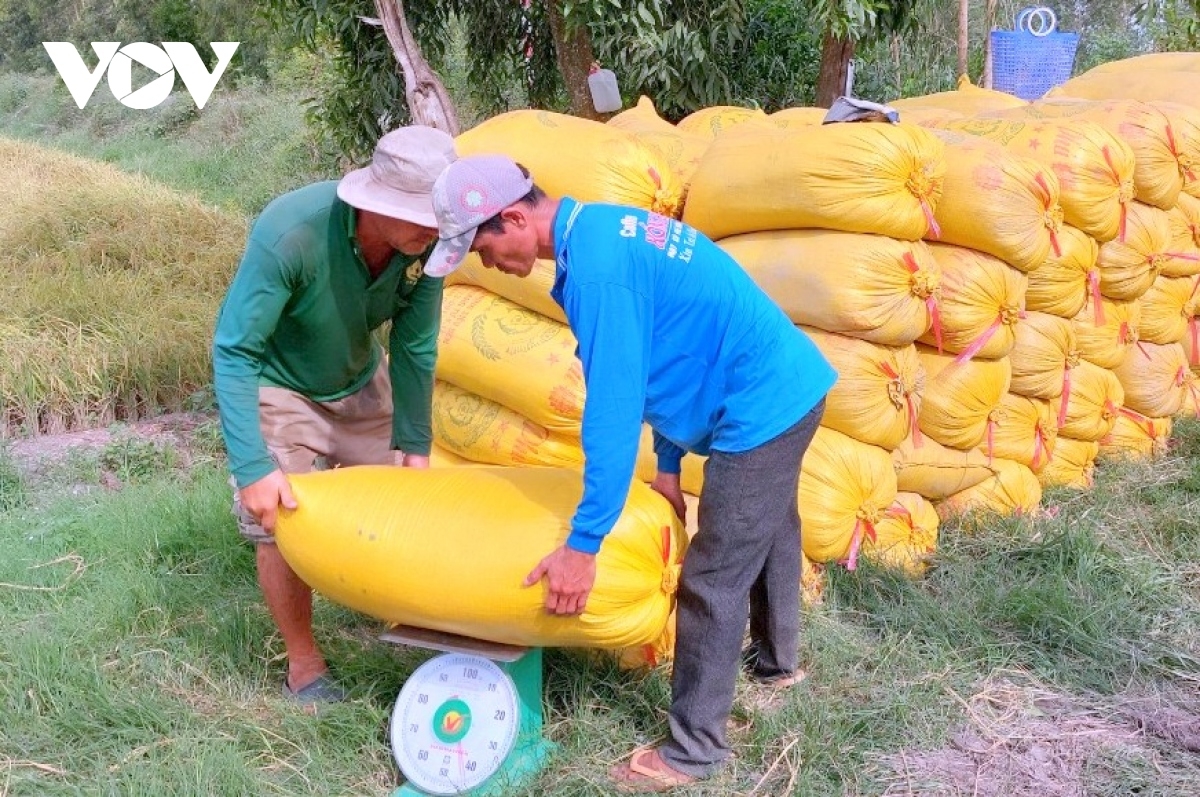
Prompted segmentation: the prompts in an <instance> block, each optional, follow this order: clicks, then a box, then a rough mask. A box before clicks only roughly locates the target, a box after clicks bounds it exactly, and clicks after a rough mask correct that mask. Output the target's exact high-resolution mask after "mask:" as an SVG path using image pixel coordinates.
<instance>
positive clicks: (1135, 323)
mask: <svg viewBox="0 0 1200 797" xmlns="http://www.w3.org/2000/svg"><path fill="white" fill-rule="evenodd" d="M1141 317H1142V306H1141V304H1140V303H1139V302H1118V301H1116V300H1114V299H1106V298H1103V297H1101V298H1100V300H1099V301H1098V302H1097V301H1096V300H1095V299H1093V298H1091V297H1089V298H1088V301H1087V303H1086V304H1084V306H1083V309H1082V310H1080V311H1079V312H1078V313H1076V315H1075V317H1074V318H1072V319H1071V325H1072V326H1073V327H1074V328H1075V340H1076V341H1077V342H1078V344H1079V355H1080V356H1081V357H1082V358H1083V359H1085V360H1087V361H1088V362H1090V363H1093V364H1094V365H1098V366H1100V367H1101V368H1116V367H1117V366H1118V365H1119V364H1120V363H1121V361H1122V360H1124V359H1125V355H1126V353H1128V351H1129V350H1130V349H1131V348H1133V346H1134V344H1136V343H1137V342H1138V329H1139V326H1140V324H1141Z"/></svg>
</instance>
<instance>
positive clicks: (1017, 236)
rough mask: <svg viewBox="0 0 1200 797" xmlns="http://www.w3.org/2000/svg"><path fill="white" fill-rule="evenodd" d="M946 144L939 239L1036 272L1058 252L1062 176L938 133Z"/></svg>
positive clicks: (968, 139) (994, 148) (979, 142)
mask: <svg viewBox="0 0 1200 797" xmlns="http://www.w3.org/2000/svg"><path fill="white" fill-rule="evenodd" d="M933 133H934V135H936V136H937V137H938V138H940V139H942V141H943V142H945V144H946V177H945V180H944V181H943V183H942V199H941V201H940V202H938V206H937V211H936V212H935V213H934V218H935V219H936V220H937V223H938V226H939V227H940V228H941V237H940V238H939V240H940V241H941V242H943V243H947V244H956V245H958V246H965V247H968V248H970V249H976V250H978V251H980V252H986V253H988V254H990V255H995V256H996V257H998V258H1000V259H1001V260H1003V261H1005V262H1006V263H1008V264H1009V265H1011V266H1012V267H1013V268H1016V269H1020V270H1021V271H1032V270H1033V269H1035V268H1037V267H1038V266H1040V265H1041V264H1042V263H1043V262H1044V261H1045V260H1046V258H1047V257H1048V256H1049V255H1050V253H1051V252H1052V251H1055V250H1057V249H1059V248H1060V244H1059V242H1058V240H1057V238H1058V235H1059V233H1060V232H1061V230H1062V225H1063V212H1062V206H1061V205H1060V204H1059V200H1058V195H1059V188H1058V177H1057V176H1055V174H1054V172H1052V171H1050V169H1048V168H1046V167H1045V166H1043V165H1042V164H1041V163H1038V162H1037V161H1035V160H1031V159H1029V158H1021V157H1018V156H1016V155H1013V154H1012V153H1010V152H1009V151H1008V150H1006V149H1005V148H1004V147H1002V146H1000V145H999V144H996V143H995V142H993V141H988V140H987V139H984V138H980V137H979V136H972V135H968V134H966V133H958V132H954V131H952V130H934V131H933Z"/></svg>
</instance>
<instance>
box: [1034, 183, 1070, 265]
mask: <svg viewBox="0 0 1200 797" xmlns="http://www.w3.org/2000/svg"><path fill="white" fill-rule="evenodd" d="M1034 182H1035V183H1037V185H1038V187H1039V188H1041V189H1042V204H1043V205H1044V208H1043V210H1044V212H1043V213H1042V224H1044V225H1046V227H1047V229H1049V230H1050V247H1051V248H1052V249H1053V250H1054V256H1055V257H1062V246H1061V245H1060V244H1059V242H1058V234H1059V233H1060V232H1062V226H1063V209H1062V205H1059V204H1058V203H1056V202H1055V201H1054V195H1053V194H1052V193H1051V192H1050V186H1049V185H1047V184H1046V175H1045V174H1043V173H1042V172H1038V174H1037V177H1035V178H1034Z"/></svg>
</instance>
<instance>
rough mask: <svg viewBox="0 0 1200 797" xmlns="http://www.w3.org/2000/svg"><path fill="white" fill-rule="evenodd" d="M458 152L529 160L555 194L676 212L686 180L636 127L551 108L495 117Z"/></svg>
mask: <svg viewBox="0 0 1200 797" xmlns="http://www.w3.org/2000/svg"><path fill="white" fill-rule="evenodd" d="M454 148H455V149H456V150H458V154H459V156H460V157H461V156H463V155H479V154H485V153H499V154H502V155H507V156H509V157H510V158H512V159H513V160H515V161H517V162H518V163H520V164H521V165H523V166H525V167H526V168H527V169H529V171H530V172H531V173H532V175H533V179H534V181H535V182H536V183H537V184H538V186H539V187H540V188H542V189H544V190H545V191H546V193H548V194H550V195H551V196H564V195H569V196H572V197H574V198H575V199H578V200H580V201H581V202H615V203H617V204H620V205H634V206H636V207H639V208H648V209H650V210H653V211H655V212H656V213H661V214H663V215H664V216H678V215H679V212H680V210H681V209H682V207H683V193H684V185H683V182H682V181H680V179H679V177H678V176H677V175H676V174H675V173H674V172H673V171H672V170H671V167H670V165H669V164H668V163H667V161H666V160H665V159H664V158H663V157H662V156H661V155H659V154H658V153H657V152H656V151H655V150H653V149H651V148H650V147H647V146H646V145H644V144H642V143H641V142H639V141H638V140H637V137H636V136H634V135H633V134H632V133H628V132H626V131H624V130H621V129H619V128H616V127H611V126H609V125H606V124H604V123H602V122H596V121H592V120H591V119H582V118H580V117H578V116H567V115H566V114H560V113H553V112H551V111H534V110H518V111H509V112H508V113H503V114H500V115H499V116H493V117H492V118H491V119H488V120H487V121H486V122H483V123H482V124H480V125H479V126H478V127H473V128H471V129H470V130H468V131H466V132H465V133H461V134H460V135H459V136H458V138H456V139H455V140H454Z"/></svg>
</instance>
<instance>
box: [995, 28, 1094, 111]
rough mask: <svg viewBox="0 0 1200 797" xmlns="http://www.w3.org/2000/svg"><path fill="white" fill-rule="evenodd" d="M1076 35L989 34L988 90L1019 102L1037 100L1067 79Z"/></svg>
mask: <svg viewBox="0 0 1200 797" xmlns="http://www.w3.org/2000/svg"><path fill="white" fill-rule="evenodd" d="M1078 47H1079V34H1078V33H1051V34H1049V35H1047V36H1034V35H1033V34H1032V33H1026V32H1025V31H1016V30H994V31H992V88H995V89H998V90H999V91H1005V92H1008V93H1009V94H1015V95H1016V96H1018V97H1020V98H1021V99H1023V100H1036V99H1039V98H1040V97H1041V96H1042V95H1043V94H1045V93H1046V92H1047V91H1049V90H1050V89H1052V88H1054V87H1055V86H1057V85H1058V84H1060V83H1063V82H1064V81H1066V80H1067V78H1069V77H1071V68H1072V67H1073V66H1074V64H1075V50H1076V48H1078Z"/></svg>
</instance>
